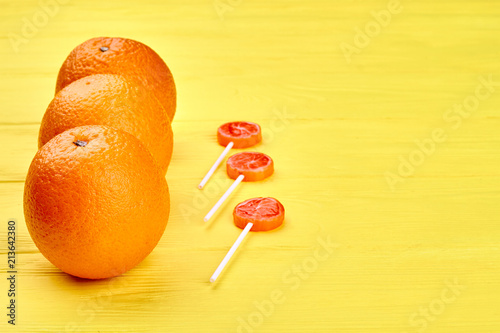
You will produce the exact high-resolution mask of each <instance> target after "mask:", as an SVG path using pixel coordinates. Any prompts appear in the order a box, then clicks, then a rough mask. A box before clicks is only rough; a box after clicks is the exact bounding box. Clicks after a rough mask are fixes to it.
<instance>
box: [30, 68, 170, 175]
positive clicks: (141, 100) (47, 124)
mask: <svg viewBox="0 0 500 333" xmlns="http://www.w3.org/2000/svg"><path fill="white" fill-rule="evenodd" d="M83 125H105V126H110V127H115V128H117V129H120V130H123V131H125V132H128V133H130V134H133V135H135V136H136V137H137V138H138V139H139V140H141V142H142V143H143V144H144V145H145V146H146V147H147V148H148V149H149V151H150V152H151V154H152V155H153V157H154V158H155V159H156V161H157V162H158V165H159V166H160V169H161V170H162V172H163V174H165V173H166V172H167V168H168V165H169V163H170V158H171V156H172V149H173V134H172V128H171V126H170V120H169V118H168V116H167V115H166V114H165V112H164V110H163V107H162V105H161V104H160V103H159V102H158V100H157V99H156V98H155V97H154V96H153V95H152V94H150V92H149V91H148V90H147V89H146V88H144V87H143V86H142V85H138V84H134V83H133V82H130V81H128V80H127V79H126V78H124V77H121V76H119V75H112V74H96V75H90V76H86V77H84V78H82V79H79V80H76V81H74V82H73V83H71V84H69V85H67V86H66V87H65V88H63V89H62V90H61V91H59V92H58V93H57V94H56V96H55V97H54V99H53V100H52V102H51V103H50V105H49V107H48V108H47V111H46V112H45V115H44V117H43V120H42V124H41V126H40V133H39V138H38V147H42V146H43V145H44V144H46V143H47V142H48V141H49V140H50V139H52V138H53V137H54V136H56V135H57V134H59V133H62V132H64V131H66V130H68V129H70V128H73V127H77V126H83Z"/></svg>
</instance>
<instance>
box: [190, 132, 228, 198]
mask: <svg viewBox="0 0 500 333" xmlns="http://www.w3.org/2000/svg"><path fill="white" fill-rule="evenodd" d="M233 146H234V143H233V142H232V141H231V142H229V144H228V145H227V146H226V149H224V151H222V153H221V154H220V156H219V158H218V159H217V160H216V161H215V163H214V165H212V167H211V168H210V170H208V172H207V174H206V175H205V177H204V178H203V180H202V181H201V183H200V185H198V188H199V189H200V190H201V189H202V188H203V186H205V184H206V183H207V182H208V180H209V179H210V177H212V175H213V174H214V172H215V170H217V167H218V166H219V164H220V163H221V162H222V160H223V159H224V157H225V156H226V155H227V153H228V152H229V151H230V150H231V148H233Z"/></svg>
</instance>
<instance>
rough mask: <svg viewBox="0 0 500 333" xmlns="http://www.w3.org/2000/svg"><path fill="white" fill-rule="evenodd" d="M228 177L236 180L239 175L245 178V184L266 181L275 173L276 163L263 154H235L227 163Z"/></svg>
mask: <svg viewBox="0 0 500 333" xmlns="http://www.w3.org/2000/svg"><path fill="white" fill-rule="evenodd" d="M226 167H227V175H228V176H229V177H230V178H232V179H236V178H238V176H239V175H243V176H245V178H243V181H244V182H253V181H258V180H262V179H265V178H267V177H269V176H271V175H272V174H273V172H274V163H273V160H272V159H271V157H269V156H267V155H266V154H263V153H257V152H242V153H238V154H234V155H233V156H231V157H230V158H228V159H227V162H226Z"/></svg>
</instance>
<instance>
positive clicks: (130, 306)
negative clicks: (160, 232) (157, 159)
mask: <svg viewBox="0 0 500 333" xmlns="http://www.w3.org/2000/svg"><path fill="white" fill-rule="evenodd" d="M188 3H189V4H188ZM0 8H1V13H0V29H1V33H2V35H1V36H2V38H1V39H0V43H1V44H0V60H1V61H0V73H1V76H2V78H1V81H0V92H1V94H0V110H1V119H0V183H1V185H0V209H1V210H0V211H1V216H0V254H1V256H0V277H1V278H0V281H1V282H0V294H1V295H2V296H1V297H0V308H1V309H3V310H1V311H0V318H2V319H1V321H0V331H1V332H245V333H246V332H345V333H353V332H383V333H405V332H406V333H413V332H429V333H431V332H436V333H437V332H439V333H445V332H453V333H459V332H460V333H470V332H474V333H486V332H488V333H491V332H499V331H500V301H499V299H500V251H499V249H500V245H499V242H500V225H499V223H500V218H499V217H500V208H499V207H500V205H499V202H500V190H499V187H500V171H499V165H500V135H499V130H500V117H499V112H500V111H499V108H500V67H499V61H500V3H499V2H498V1H494V0H489V1H488V0H481V1H472V0H471V1H456V0H454V1H451V0H442V1H439V0H438V1H436V0H425V1H417V0H414V1H410V0H400V1H398V0H391V1H386V0H368V1H348V0H344V1H333V0H316V1H312V0H311V1H305V0H304V1H289V0H266V1H264V0H200V1H189V2H186V1H180V0H169V1H159V0H158V1H125V0H122V1H94V0H86V1H83V0H41V1H36V0H23V1H20V0H15V1H14V0H9V1H5V0H2V1H0ZM95 36H122V37H128V38H132V39H137V40H139V41H142V42H144V43H145V44H148V45H149V46H151V47H152V48H153V49H155V50H156V51H157V52H158V53H159V54H160V55H161V56H162V57H163V59H164V60H165V61H166V62H167V64H168V65H169V67H170V69H171V70H172V72H173V74H174V77H175V80H176V84H177V89H178V109H177V115H176V118H175V121H174V123H173V129H174V133H175V150H174V154H173V159H172V163H171V166H170V169H169V172H168V174H167V180H168V182H169V185H170V189H171V197H172V198H171V207H172V208H171V216H170V221H169V224H168V226H167V229H166V232H165V234H164V236H163V238H162V240H161V241H160V243H159V245H158V246H157V248H156V249H155V250H154V251H153V253H152V254H151V255H150V256H149V257H148V258H147V259H146V260H144V261H143V262H142V263H141V264H140V265H139V266H137V267H136V268H135V269H133V270H131V271H130V272H128V273H126V274H125V275H123V276H120V277H118V278H114V279H110V280H103V281H83V280H79V279H75V278H72V277H71V276H68V275H66V274H64V273H62V272H60V271H59V270H58V269H56V268H55V267H53V266H52V265H51V264H50V263H49V262H48V261H47V260H46V259H45V258H44V257H43V256H42V255H41V254H40V252H39V251H38V250H37V248H36V247H35V245H34V243H33V242H32V240H31V238H30V236H29V234H28V232H27V229H26V227H25V223H24V217H23V207H22V195H23V186H24V179H25V175H26V172H27V169H28V166H29V163H30V161H31V159H32V158H33V156H34V154H35V152H36V147H37V146H36V143H37V135H38V127H39V124H40V120H41V118H42V115H43V112H44V111H45V109H46V107H47V105H48V103H49V102H50V100H51V98H52V97H53V93H54V87H55V80H56V76H57V72H58V70H59V66H60V65H61V63H62V62H63V60H64V59H65V57H66V56H67V54H68V53H69V52H70V51H71V50H72V49H73V48H74V47H75V46H76V45H78V44H79V43H81V42H83V41H85V40H86V39H89V38H91V37H95ZM239 119H243V120H250V121H256V122H258V123H259V124H261V125H262V128H263V133H264V141H263V143H262V144H261V145H260V146H258V147H256V150H258V151H262V152H265V153H267V154H269V155H271V156H272V157H273V158H274V160H275V166H276V173H275V174H274V175H273V177H271V178H270V179H268V180H265V181H263V182H260V183H246V184H244V186H241V188H239V189H238V190H237V191H236V193H235V194H234V195H233V196H232V197H231V198H230V200H229V201H228V202H227V205H225V206H224V209H222V210H221V211H220V213H219V214H218V216H217V218H216V219H214V220H213V222H212V223H210V224H208V225H207V224H204V223H203V222H202V220H203V216H204V215H205V214H206V213H207V212H208V210H209V208H210V207H211V205H213V204H214V203H215V201H216V200H217V198H218V197H219V196H220V195H221V194H222V193H223V192H224V190H225V189H226V188H227V187H228V186H229V185H230V183H231V180H229V179H228V178H227V176H226V175H225V172H224V169H223V168H220V169H219V170H218V171H217V172H216V174H215V176H214V178H213V179H212V180H211V181H210V183H209V185H208V186H207V187H206V189H204V190H203V191H199V190H198V189H197V188H196V185H197V184H198V182H199V181H200V180H201V178H202V176H203V175H204V173H205V172H206V171H207V169H208V168H209V166H210V164H211V163H212V162H213V160H214V159H215V158H216V156H217V154H218V153H220V151H221V150H222V148H221V147H220V146H218V144H217V143H216V137H215V133H216V129H217V127H218V126H219V125H220V124H222V123H223V122H226V121H232V120H239ZM254 196H274V197H276V198H278V199H279V200H280V201H281V202H282V203H283V204H284V206H285V208H286V225H285V226H284V227H283V228H280V229H279V230H276V231H274V232H268V233H253V234H250V235H249V236H250V237H248V238H247V239H246V241H245V242H244V246H243V247H242V248H241V249H240V250H239V251H238V252H237V255H236V257H235V258H234V260H232V261H231V262H230V265H229V266H228V267H227V269H226V270H225V271H224V273H223V275H222V276H221V278H220V281H218V282H217V284H215V285H212V284H210V283H209V281H208V279H209V277H210V275H211V274H212V272H213V270H214V269H215V268H216V266H217V265H218V264H219V262H220V260H221V259H222V258H223V256H224V255H225V253H226V251H227V250H228V249H229V247H230V246H231V245H232V243H233V241H234V240H235V239H236V237H237V236H238V234H239V232H240V229H238V228H236V227H235V226H234V225H233V224H232V218H231V211H232V208H233V207H234V206H235V205H236V204H237V203H238V202H240V201H243V200H245V199H247V198H250V197H254ZM9 219H14V220H15V221H16V223H17V266H16V269H17V275H16V321H15V323H16V325H15V326H12V325H10V324H8V322H7V321H8V320H9V317H8V316H7V313H8V311H9V309H7V306H9V303H8V302H9V299H10V298H9V297H8V295H7V294H8V290H9V288H10V283H9V281H8V280H7V278H8V277H9V276H10V275H9V273H7V271H8V270H9V268H8V266H7V252H8V251H7V231H8V221H9Z"/></svg>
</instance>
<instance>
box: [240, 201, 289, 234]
mask: <svg viewBox="0 0 500 333" xmlns="http://www.w3.org/2000/svg"><path fill="white" fill-rule="evenodd" d="M233 218H234V224H235V225H236V226H237V227H238V228H241V229H245V227H246V225H247V224H248V223H253V226H252V228H251V229H250V230H251V231H268V230H272V229H276V228H278V227H279V226H280V225H282V224H283V220H284V219H285V208H284V207H283V205H282V204H281V202H279V201H278V200H276V199H274V198H253V199H248V200H245V201H243V202H241V203H239V204H238V205H236V207H234V211H233Z"/></svg>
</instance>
